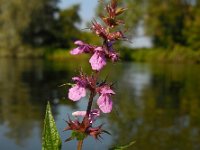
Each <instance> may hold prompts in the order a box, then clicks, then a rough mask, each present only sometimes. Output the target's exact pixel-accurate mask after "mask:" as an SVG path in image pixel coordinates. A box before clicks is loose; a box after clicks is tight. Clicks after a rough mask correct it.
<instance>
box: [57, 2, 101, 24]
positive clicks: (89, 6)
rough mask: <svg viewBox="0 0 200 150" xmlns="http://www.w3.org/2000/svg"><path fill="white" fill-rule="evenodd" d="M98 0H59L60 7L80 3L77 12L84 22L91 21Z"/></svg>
mask: <svg viewBox="0 0 200 150" xmlns="http://www.w3.org/2000/svg"><path fill="white" fill-rule="evenodd" d="M97 3H98V0H60V4H59V7H60V8H68V7H70V6H72V5H74V4H80V6H81V8H80V11H79V14H80V16H81V18H82V20H83V26H84V23H86V22H88V21H91V20H92V19H93V18H94V15H95V11H96V10H95V9H96V6H97Z"/></svg>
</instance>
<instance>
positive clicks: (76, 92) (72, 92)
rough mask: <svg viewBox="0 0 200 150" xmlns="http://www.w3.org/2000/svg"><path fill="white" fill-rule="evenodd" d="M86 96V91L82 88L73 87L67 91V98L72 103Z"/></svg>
mask: <svg viewBox="0 0 200 150" xmlns="http://www.w3.org/2000/svg"><path fill="white" fill-rule="evenodd" d="M85 96H86V89H85V88H84V87H82V86H79V85H75V86H74V87H72V88H70V89H69V93H68V98H69V99H71V100H72V101H78V100H80V99H81V98H82V97H85Z"/></svg>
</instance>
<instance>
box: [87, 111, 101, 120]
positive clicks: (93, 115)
mask: <svg viewBox="0 0 200 150" xmlns="http://www.w3.org/2000/svg"><path fill="white" fill-rule="evenodd" d="M99 116H100V110H99V109H93V110H92V111H91V112H90V116H89V119H90V123H93V122H94V121H95V120H96V118H97V117H99Z"/></svg>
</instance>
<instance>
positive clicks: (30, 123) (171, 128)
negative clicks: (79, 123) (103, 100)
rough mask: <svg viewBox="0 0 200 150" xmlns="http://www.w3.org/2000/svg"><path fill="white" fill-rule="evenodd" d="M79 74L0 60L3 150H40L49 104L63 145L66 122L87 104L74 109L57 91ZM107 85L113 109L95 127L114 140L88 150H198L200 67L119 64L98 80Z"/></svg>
mask: <svg viewBox="0 0 200 150" xmlns="http://www.w3.org/2000/svg"><path fill="white" fill-rule="evenodd" d="M80 67H82V69H83V70H84V71H86V72H87V73H90V66H89V64H88V63H87V62H85V61H83V60H81V61H80V62H79V60H68V61H63V62H53V61H44V60H37V59H35V60H30V59H22V60H16V59H0V150H39V149H41V134H42V128H43V120H44V114H45V108H46V104H47V101H50V102H51V106H52V111H53V116H54V117H55V120H56V124H57V127H58V131H59V132H60V134H61V138H62V140H63V141H64V140H65V139H66V138H67V137H69V136H70V132H63V129H64V128H65V126H66V123H65V120H67V116H68V114H69V115H70V114H71V112H73V111H76V110H84V109H86V101H87V100H86V98H85V99H83V100H81V101H79V102H76V103H74V102H71V101H70V100H69V99H68V98H67V90H68V88H69V87H68V86H63V87H59V85H61V84H63V83H68V82H71V77H73V76H75V75H77V73H78V71H79V68H80ZM106 77H108V78H107V79H108V81H109V82H114V83H115V84H114V86H115V92H116V96H115V97H114V98H113V102H114V108H113V111H112V113H110V114H102V116H101V117H100V119H99V120H98V121H97V122H96V124H97V125H98V124H101V123H105V125H104V128H105V129H106V130H107V131H109V132H110V133H111V135H107V134H104V135H103V136H102V137H103V139H101V141H96V140H94V139H93V138H88V139H87V140H85V142H84V149H85V150H104V149H105V150H107V149H109V148H111V147H113V146H117V145H126V144H128V143H129V142H131V141H135V144H134V145H132V146H131V147H130V148H129V149H130V150H149V149H151V150H199V149H200V65H195V64H188V65H185V64H184V65H183V64H148V63H132V62H119V63H117V64H114V65H112V64H109V65H108V66H107V67H106V68H105V69H104V71H103V72H102V74H101V79H102V80H103V79H105V78H106ZM95 105H96V104H95ZM95 105H94V106H95ZM66 149H70V150H75V149H76V141H70V142H68V143H64V142H63V146H62V150H66Z"/></svg>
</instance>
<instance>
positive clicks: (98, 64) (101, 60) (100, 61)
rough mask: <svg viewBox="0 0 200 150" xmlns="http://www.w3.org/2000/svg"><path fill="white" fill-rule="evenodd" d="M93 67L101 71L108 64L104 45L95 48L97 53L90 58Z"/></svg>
mask: <svg viewBox="0 0 200 150" xmlns="http://www.w3.org/2000/svg"><path fill="white" fill-rule="evenodd" d="M89 62H90V64H91V66H92V69H93V70H97V71H100V70H101V69H102V68H103V67H104V66H105V65H106V57H105V54H104V51H103V48H102V47H97V48H95V53H94V54H93V55H92V57H91V58H90V60H89Z"/></svg>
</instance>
